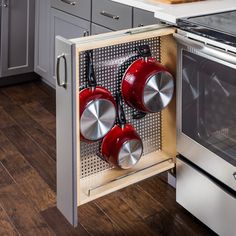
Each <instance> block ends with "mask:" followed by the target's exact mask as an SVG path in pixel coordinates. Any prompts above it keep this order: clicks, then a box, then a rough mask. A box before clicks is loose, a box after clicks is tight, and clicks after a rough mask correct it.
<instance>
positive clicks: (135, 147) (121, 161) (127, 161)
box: [118, 139, 143, 169]
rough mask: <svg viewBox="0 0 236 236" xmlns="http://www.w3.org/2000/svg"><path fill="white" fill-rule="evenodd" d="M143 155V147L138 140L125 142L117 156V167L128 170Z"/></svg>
mask: <svg viewBox="0 0 236 236" xmlns="http://www.w3.org/2000/svg"><path fill="white" fill-rule="evenodd" d="M142 153H143V145H142V142H141V141H140V140H137V139H134V140H129V141H127V142H125V143H124V144H123V145H122V147H121V150H120V152H119V155H118V165H119V167H121V168H122V169H129V168H131V167H133V166H134V165H136V164H137V163H138V161H139V160H140V158H141V156H142Z"/></svg>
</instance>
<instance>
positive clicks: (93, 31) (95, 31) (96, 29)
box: [91, 23, 112, 35]
mask: <svg viewBox="0 0 236 236" xmlns="http://www.w3.org/2000/svg"><path fill="white" fill-rule="evenodd" d="M108 32H112V30H110V29H107V28H105V27H102V26H100V25H96V24H94V23H92V25H91V35H96V34H103V33H108Z"/></svg>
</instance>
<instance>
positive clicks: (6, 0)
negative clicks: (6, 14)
mask: <svg viewBox="0 0 236 236" xmlns="http://www.w3.org/2000/svg"><path fill="white" fill-rule="evenodd" d="M2 6H3V7H5V8H7V7H8V0H3V1H2Z"/></svg>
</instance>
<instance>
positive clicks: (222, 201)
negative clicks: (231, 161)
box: [176, 159, 236, 236]
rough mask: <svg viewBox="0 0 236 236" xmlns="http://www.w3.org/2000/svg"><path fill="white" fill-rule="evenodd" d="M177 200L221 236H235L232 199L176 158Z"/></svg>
mask: <svg viewBox="0 0 236 236" xmlns="http://www.w3.org/2000/svg"><path fill="white" fill-rule="evenodd" d="M176 199H177V202H178V203H179V204H180V205H182V206H183V207H184V208H185V209H187V210H188V211H189V212H191V213H192V214H193V215H194V216H195V217H197V218H198V219H199V220H200V221H202V222H203V223H204V224H206V225H207V226H208V227H210V228H211V229H212V230H213V231H215V232H216V233H217V234H219V235H222V236H232V235H236V224H235V219H236V204H235V198H234V197H232V196H231V195H230V194H228V193H227V192H225V191H224V190H223V189H221V188H220V187H219V186H218V185H217V184H215V183H214V182H212V181H211V180H210V179H209V178H207V177H206V176H204V175H203V174H202V173H200V172H198V171H197V170H195V169H194V168H192V167H191V166H189V165H188V164H186V163H185V162H183V161H181V160H179V159H177V186H176Z"/></svg>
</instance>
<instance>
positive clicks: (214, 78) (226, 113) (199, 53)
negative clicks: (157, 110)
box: [175, 30, 236, 190]
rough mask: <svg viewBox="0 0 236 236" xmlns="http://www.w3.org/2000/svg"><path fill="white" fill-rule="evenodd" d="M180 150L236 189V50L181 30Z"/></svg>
mask: <svg viewBox="0 0 236 236" xmlns="http://www.w3.org/2000/svg"><path fill="white" fill-rule="evenodd" d="M175 38H176V40H177V42H178V58H179V62H178V82H177V150H178V152H179V153H180V154H182V155H183V156H184V157H186V158H187V159H188V160H190V161H191V162H192V163H194V164H195V165H197V166H198V167H200V168H201V169H203V170H204V171H206V172H207V173H209V174H210V175H212V176H213V177H215V178H216V179H218V180H219V181H221V182H222V183H224V184H225V185H227V186H229V187H230V188H231V189H233V190H236V48H234V47H232V46H230V45H226V44H223V43H221V42H216V41H213V40H211V39H209V38H205V37H202V36H197V35H195V34H192V33H188V32H186V31H181V30H179V31H178V32H177V34H175Z"/></svg>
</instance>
